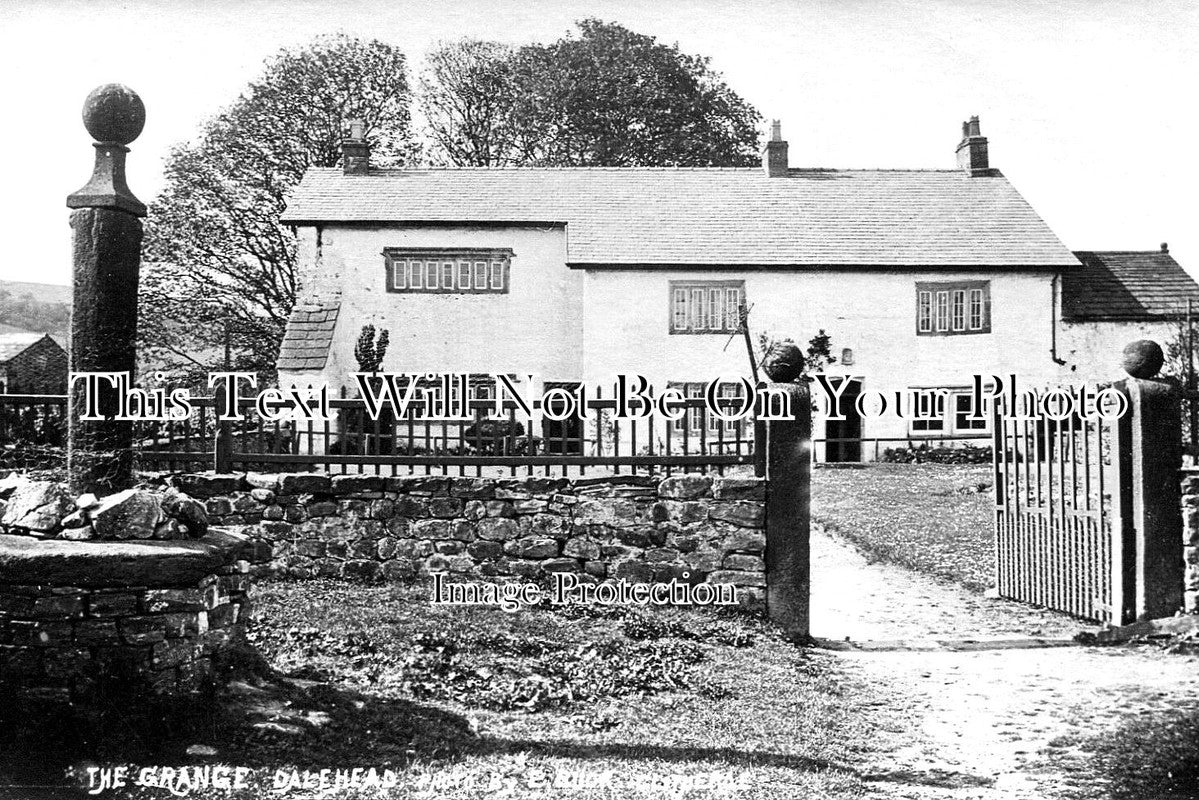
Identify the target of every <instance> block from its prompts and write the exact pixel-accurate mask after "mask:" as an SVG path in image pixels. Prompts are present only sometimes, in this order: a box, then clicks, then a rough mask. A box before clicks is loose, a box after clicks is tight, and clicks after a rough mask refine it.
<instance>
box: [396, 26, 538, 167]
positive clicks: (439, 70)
mask: <svg viewBox="0 0 1199 800" xmlns="http://www.w3.org/2000/svg"><path fill="white" fill-rule="evenodd" d="M513 55H514V53H513V50H512V48H510V47H508V46H507V45H503V44H499V43H498V42H483V41H479V40H477V39H463V40H461V41H458V42H449V43H443V44H441V45H439V46H438V47H437V48H436V49H434V50H433V51H432V52H430V53H429V55H428V57H427V58H426V67H425V70H424V72H423V73H422V75H421V80H420V86H421V94H420V102H421V110H422V112H423V113H424V116H425V120H426V126H427V130H428V134H429V136H430V137H431V138H432V140H433V142H434V144H435V145H436V147H437V148H438V149H439V150H440V151H441V153H442V154H443V155H444V156H445V157H446V158H448V159H449V161H450V162H451V163H453V164H457V165H460V166H476V167H491V166H503V165H505V164H509V163H512V162H513V161H516V160H518V159H519V153H518V152H517V150H516V141H517V134H516V129H515V127H514V118H513V114H512V111H513V106H514V105H515V103H516V94H517V87H516V84H515V79H514V72H513Z"/></svg>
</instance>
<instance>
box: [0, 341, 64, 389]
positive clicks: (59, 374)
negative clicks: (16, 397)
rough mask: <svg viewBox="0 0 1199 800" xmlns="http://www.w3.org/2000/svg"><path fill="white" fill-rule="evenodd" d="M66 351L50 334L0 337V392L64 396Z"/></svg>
mask: <svg viewBox="0 0 1199 800" xmlns="http://www.w3.org/2000/svg"><path fill="white" fill-rule="evenodd" d="M66 391H67V351H66V350H65V349H64V348H63V346H62V345H60V344H59V343H58V342H56V341H55V340H54V337H52V336H50V335H49V334H42V333H6V334H0V392H2V393H5V394H66Z"/></svg>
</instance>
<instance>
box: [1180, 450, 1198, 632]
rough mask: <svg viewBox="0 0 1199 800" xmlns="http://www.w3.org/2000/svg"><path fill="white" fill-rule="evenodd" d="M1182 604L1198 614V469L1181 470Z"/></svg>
mask: <svg viewBox="0 0 1199 800" xmlns="http://www.w3.org/2000/svg"><path fill="white" fill-rule="evenodd" d="M1182 557H1183V563H1184V572H1183V579H1182V581H1183V582H1182V606H1183V610H1184V611H1186V613H1188V614H1199V469H1184V470H1183V471H1182Z"/></svg>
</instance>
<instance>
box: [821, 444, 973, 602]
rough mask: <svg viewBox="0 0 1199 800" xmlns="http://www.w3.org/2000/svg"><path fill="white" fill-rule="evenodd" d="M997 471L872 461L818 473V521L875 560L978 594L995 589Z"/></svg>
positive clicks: (958, 465) (948, 465)
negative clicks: (994, 478)
mask: <svg viewBox="0 0 1199 800" xmlns="http://www.w3.org/2000/svg"><path fill="white" fill-rule="evenodd" d="M991 482H992V476H991V468H990V467H988V466H980V465H969V464H952V465H950V464H871V465H869V466H865V467H863V468H860V469H817V470H813V472H812V519H813V521H815V522H818V523H820V524H822V525H824V526H825V527H826V528H827V529H828V530H830V531H831V532H833V533H836V534H837V535H838V536H841V537H843V538H845V539H846V540H848V541H850V542H851V543H853V544H854V545H855V546H856V547H857V548H858V549H859V550H861V551H862V552H863V553H864V554H865V555H866V557H867V558H868V559H870V560H871V561H884V562H890V563H893V564H898V565H900V566H902V567H906V568H908V569H912V570H916V571H918V572H923V573H925V574H928V575H932V576H934V577H937V578H941V579H944V580H950V581H954V582H957V583H960V584H961V585H963V586H965V587H967V588H969V589H973V590H976V591H984V590H986V589H988V588H990V587H991V586H993V585H994V546H995V545H994V542H995V536H994V531H993V529H992V525H993V518H992V514H993V509H994V500H993V498H992V495H991Z"/></svg>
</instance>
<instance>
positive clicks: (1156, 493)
mask: <svg viewBox="0 0 1199 800" xmlns="http://www.w3.org/2000/svg"><path fill="white" fill-rule="evenodd" d="M1162 363H1163V354H1162V350H1161V347H1160V346H1159V345H1158V344H1157V343H1156V342H1152V341H1149V340H1140V341H1136V342H1132V343H1131V344H1129V345H1128V346H1127V347H1125V348H1124V369H1125V371H1126V372H1127V373H1128V374H1129V377H1128V378H1126V379H1125V380H1123V381H1121V382H1120V383H1119V384H1118V386H1119V388H1120V390H1121V392H1122V393H1123V394H1124V396H1125V398H1127V400H1128V401H1129V409H1128V411H1127V413H1126V422H1125V424H1124V425H1122V426H1121V428H1122V429H1123V430H1124V431H1127V433H1126V435H1124V436H1121V437H1120V438H1119V441H1120V443H1121V445H1123V447H1122V448H1121V450H1123V449H1124V447H1127V449H1128V452H1127V454H1125V453H1123V452H1121V453H1120V456H1121V457H1120V461H1121V462H1123V463H1125V464H1127V466H1128V468H1129V474H1128V478H1127V479H1126V480H1128V481H1130V485H1129V489H1128V491H1126V492H1123V494H1124V495H1125V496H1126V497H1129V499H1130V501H1131V502H1130V503H1129V504H1128V505H1127V507H1125V508H1124V515H1125V517H1126V519H1127V520H1128V522H1129V524H1128V525H1127V526H1123V525H1122V524H1121V520H1119V519H1113V520H1112V524H1113V527H1114V529H1116V530H1119V529H1120V528H1121V527H1123V528H1125V529H1126V530H1128V531H1129V532H1130V533H1131V536H1132V541H1131V542H1127V544H1126V545H1125V546H1124V547H1123V548H1121V549H1122V550H1123V552H1124V553H1125V554H1127V556H1128V560H1129V561H1130V562H1131V563H1126V564H1124V565H1123V568H1124V571H1125V574H1126V575H1130V577H1131V583H1132V586H1133V588H1132V594H1133V596H1132V597H1125V598H1124V602H1123V604H1122V605H1123V607H1124V608H1128V607H1130V606H1131V607H1132V611H1133V613H1134V614H1135V616H1136V617H1137V618H1138V619H1153V618H1156V617H1168V616H1171V615H1173V614H1174V613H1175V612H1176V611H1177V610H1178V609H1179V607H1180V606H1181V605H1182V584H1183V559H1182V556H1183V553H1182V510H1181V492H1180V489H1181V487H1180V484H1179V470H1180V469H1181V468H1182V403H1181V392H1180V391H1179V388H1178V386H1176V385H1175V384H1174V383H1173V382H1170V381H1165V380H1161V379H1154V376H1156V375H1157V372H1158V370H1159V369H1161V365H1162ZM1113 490H1115V491H1118V490H1119V488H1118V487H1113ZM1116 544H1117V545H1119V544H1120V542H1119V541H1117V542H1116ZM1113 577H1114V578H1117V579H1118V578H1119V577H1120V575H1119V573H1117V574H1116V575H1115V576H1113ZM1114 610H1116V611H1119V610H1121V609H1119V608H1117V609H1114Z"/></svg>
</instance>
